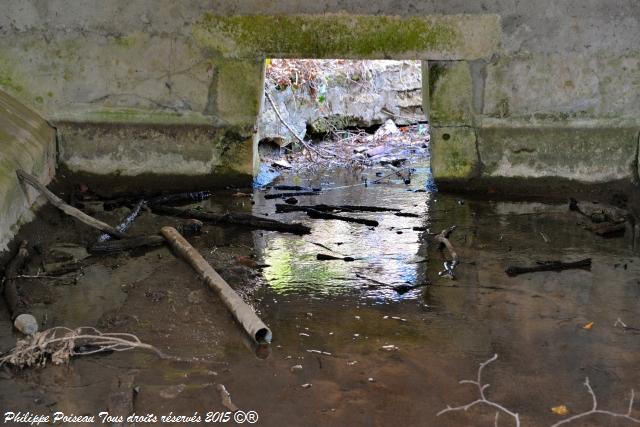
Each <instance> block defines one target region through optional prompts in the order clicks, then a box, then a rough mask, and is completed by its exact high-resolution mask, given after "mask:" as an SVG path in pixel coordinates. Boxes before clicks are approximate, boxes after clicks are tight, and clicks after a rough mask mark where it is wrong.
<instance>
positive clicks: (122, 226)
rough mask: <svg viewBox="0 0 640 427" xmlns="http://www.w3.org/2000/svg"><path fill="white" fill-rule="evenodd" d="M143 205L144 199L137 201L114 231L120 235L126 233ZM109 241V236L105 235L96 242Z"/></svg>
mask: <svg viewBox="0 0 640 427" xmlns="http://www.w3.org/2000/svg"><path fill="white" fill-rule="evenodd" d="M143 205H144V199H140V201H138V203H137V204H136V205H135V207H134V208H133V210H132V211H131V212H130V213H129V215H127V216H126V217H124V219H123V220H122V222H121V223H120V224H118V226H117V227H116V230H118V231H120V232H122V233H124V232H125V231H127V230H128V229H129V227H131V226H132V225H133V221H135V220H136V218H137V217H138V215H139V214H140V209H142V206H143ZM110 239H111V236H109V235H108V234H106V233H105V234H101V235H100V237H98V242H106V241H107V240H110Z"/></svg>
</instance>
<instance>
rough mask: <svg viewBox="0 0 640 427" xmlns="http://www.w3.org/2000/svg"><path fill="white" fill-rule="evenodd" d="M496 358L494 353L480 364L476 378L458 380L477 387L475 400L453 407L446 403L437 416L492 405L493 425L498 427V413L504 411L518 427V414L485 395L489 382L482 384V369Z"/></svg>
mask: <svg viewBox="0 0 640 427" xmlns="http://www.w3.org/2000/svg"><path fill="white" fill-rule="evenodd" d="M497 359H498V355H497V354H494V355H493V357H492V358H491V359H489V360H487V361H486V362H484V363H481V364H480V367H479V368H478V377H477V379H476V380H475V381H474V380H462V381H460V384H473V385H475V386H476V387H478V392H479V394H480V397H479V398H478V399H476V400H474V401H473V402H471V403H468V404H466V405H462V406H455V407H451V406H449V405H447V407H446V408H445V409H443V410H442V411H440V412H438V414H437V416H438V417H439V416H440V415H442V414H446V413H447V412H453V411H465V412H466V411H467V410H468V409H470V408H472V407H474V406H476V405H486V406H490V407H493V408H495V409H497V411H496V418H495V424H494V426H495V427H498V418H499V416H500V413H501V412H502V413H505V414H507V415H509V416H510V417H512V418H513V419H514V421H515V425H516V427H520V416H519V415H518V414H517V413H515V412H513V411H510V410H509V409H507V408H505V407H504V406H502V405H500V404H498V403H496V402H493V401H491V400H489V399H487V397H486V395H485V393H484V392H485V390H486V389H487V388H488V387H489V384H482V370H483V369H484V368H485V367H486V366H487V365H489V364H490V363H492V362H495V361H496V360H497Z"/></svg>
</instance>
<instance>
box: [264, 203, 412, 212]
mask: <svg viewBox="0 0 640 427" xmlns="http://www.w3.org/2000/svg"><path fill="white" fill-rule="evenodd" d="M310 209H313V210H316V211H320V212H340V211H342V212H400V209H396V208H385V207H381V206H380V207H379V206H355V205H337V206H333V205H325V204H320V205H308V206H304V205H301V206H291V205H285V204H281V203H276V212H280V213H282V212H307V211H308V210H310Z"/></svg>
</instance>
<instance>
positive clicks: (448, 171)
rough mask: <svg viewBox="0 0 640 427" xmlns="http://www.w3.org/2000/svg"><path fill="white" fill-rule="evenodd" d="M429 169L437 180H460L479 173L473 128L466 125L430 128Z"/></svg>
mask: <svg viewBox="0 0 640 427" xmlns="http://www.w3.org/2000/svg"><path fill="white" fill-rule="evenodd" d="M431 170H432V173H433V177H434V179H435V180H436V182H438V181H461V180H467V179H470V178H474V177H476V176H478V173H479V159H478V152H477V149H476V133H475V130H474V129H472V128H468V127H443V128H440V127H437V128H432V129H431Z"/></svg>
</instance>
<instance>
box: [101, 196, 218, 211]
mask: <svg viewBox="0 0 640 427" xmlns="http://www.w3.org/2000/svg"><path fill="white" fill-rule="evenodd" d="M211 196H212V193H210V192H209V191H192V192H188V193H176V194H161V195H159V196H152V197H148V196H143V195H138V196H126V197H119V198H117V199H111V200H105V201H104V202H103V206H104V210H106V211H110V210H113V209H115V208H117V207H120V206H125V205H132V204H134V203H135V202H136V201H137V200H140V199H144V200H145V203H146V204H147V205H148V206H151V205H171V204H185V203H195V202H201V201H202V200H206V199H208V198H210V197H211Z"/></svg>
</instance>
